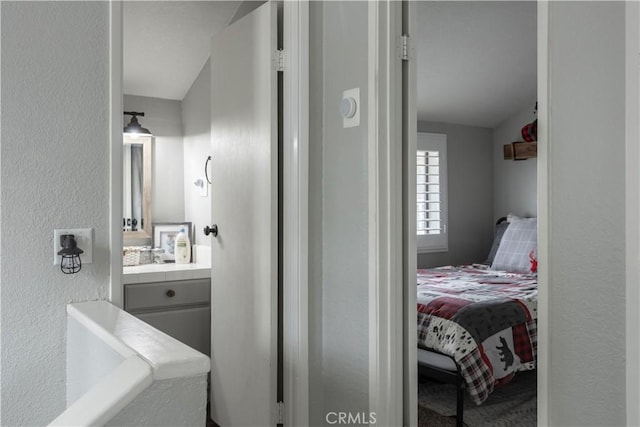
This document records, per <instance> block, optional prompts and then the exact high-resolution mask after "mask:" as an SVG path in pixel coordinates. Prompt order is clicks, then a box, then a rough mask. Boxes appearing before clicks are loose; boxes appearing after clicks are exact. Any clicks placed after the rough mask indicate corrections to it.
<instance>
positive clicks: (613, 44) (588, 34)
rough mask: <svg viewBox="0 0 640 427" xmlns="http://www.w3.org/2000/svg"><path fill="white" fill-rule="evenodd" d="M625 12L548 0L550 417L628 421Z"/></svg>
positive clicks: (619, 6) (617, 6) (611, 5)
mask: <svg viewBox="0 0 640 427" xmlns="http://www.w3.org/2000/svg"><path fill="white" fill-rule="evenodd" d="M624 10H625V9H624V2H550V3H549V34H550V36H551V37H550V40H551V46H550V48H549V62H550V63H549V70H550V77H549V87H550V94H549V100H550V101H549V102H550V104H549V111H550V113H551V118H550V123H549V132H550V135H549V144H548V162H549V165H548V167H549V174H548V181H549V189H548V200H547V203H548V206H549V218H548V220H549V239H550V247H549V253H548V259H549V265H548V274H549V283H548V301H549V312H550V315H549V345H550V351H549V355H548V357H549V360H548V362H549V378H548V383H549V399H548V401H549V408H548V411H549V420H548V422H549V425H557V426H562V425H564V426H567V425H576V426H577V425H580V426H588V425H607V426H614V425H625V424H626V420H625V327H624V325H625V321H624V313H625V269H624V266H625V264H624V263H625V234H624V225H625V221H624V213H625V211H624V207H625V199H624V196H625V194H624V185H625V158H624V156H625V122H624V120H625V86H624V83H625V75H624V71H625V49H624V46H625V16H624ZM630 333H637V331H630Z"/></svg>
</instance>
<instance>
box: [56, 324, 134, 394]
mask: <svg viewBox="0 0 640 427" xmlns="http://www.w3.org/2000/svg"><path fill="white" fill-rule="evenodd" d="M66 341H67V344H66V345H67V348H66V349H67V356H66V357H67V366H66V372H67V407H69V406H71V405H72V404H73V403H74V402H75V401H76V400H78V399H79V398H80V397H82V396H83V395H84V394H85V393H86V392H88V391H89V390H90V389H91V388H92V387H93V386H94V385H96V384H97V383H98V382H100V380H102V379H103V378H105V377H106V376H107V375H109V374H110V373H112V371H113V370H114V369H116V368H117V367H118V365H120V364H121V363H122V362H124V360H125V358H124V357H123V356H122V355H121V354H120V353H118V352H117V351H115V350H114V349H113V347H112V346H110V345H108V344H107V343H106V342H105V341H104V340H103V339H102V338H100V337H98V336H97V335H96V334H95V333H94V332H93V331H91V330H89V329H88V328H87V327H86V326H85V325H82V324H80V322H78V320H77V319H75V318H74V317H72V316H68V317H67V338H66Z"/></svg>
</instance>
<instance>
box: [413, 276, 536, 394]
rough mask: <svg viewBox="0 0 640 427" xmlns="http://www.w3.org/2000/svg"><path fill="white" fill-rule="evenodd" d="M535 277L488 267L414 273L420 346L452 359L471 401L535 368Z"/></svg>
mask: <svg viewBox="0 0 640 427" xmlns="http://www.w3.org/2000/svg"><path fill="white" fill-rule="evenodd" d="M537 297H538V288H537V277H536V276H535V275H532V274H517V273H506V272H501V271H493V270H489V269H488V268H487V267H486V266H480V265H473V266H463V267H441V268H435V269H429V270H418V346H420V347H423V348H426V349H433V350H437V351H439V352H440V353H443V354H446V355H449V356H451V357H453V358H454V360H455V361H456V363H457V364H458V366H460V369H461V372H462V376H463V377H464V379H465V382H466V384H467V389H468V390H469V394H470V395H471V399H472V400H473V401H474V402H475V403H476V404H478V405H480V404H481V403H482V402H484V401H485V400H486V399H487V397H489V394H490V393H491V392H492V391H493V388H494V386H495V385H498V384H502V383H506V382H508V381H510V380H511V378H513V376H514V374H515V373H516V372H517V371H524V370H530V369H535V367H536V344H537V340H536V336H537V329H536V319H537V308H536V306H537Z"/></svg>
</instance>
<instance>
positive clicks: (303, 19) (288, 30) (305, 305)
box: [282, 0, 309, 426]
mask: <svg viewBox="0 0 640 427" xmlns="http://www.w3.org/2000/svg"><path fill="white" fill-rule="evenodd" d="M283 7H284V9H283V27H284V28H283V30H284V31H283V43H284V44H283V46H284V52H285V54H284V72H283V86H284V87H283V98H284V99H283V115H284V117H283V134H284V135H283V191H282V193H283V194H282V197H283V205H282V206H283V212H282V217H283V245H284V247H283V252H282V253H283V258H284V259H283V260H282V265H283V307H282V311H283V327H282V329H283V330H282V334H283V337H282V338H283V359H284V360H283V401H284V403H285V405H284V408H285V409H284V424H285V425H290V426H306V425H309V314H308V313H309V275H308V266H309V255H308V248H309V226H308V224H309V2H308V0H300V1H296V2H292V1H285V2H284V5H283Z"/></svg>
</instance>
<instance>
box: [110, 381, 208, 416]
mask: <svg viewBox="0 0 640 427" xmlns="http://www.w3.org/2000/svg"><path fill="white" fill-rule="evenodd" d="M206 390H207V376H206V375H198V376H195V377H185V378H172V379H168V380H162V381H155V382H154V383H153V384H151V386H149V388H147V389H146V390H144V391H143V392H142V393H140V395H139V396H138V397H136V398H135V399H134V400H133V402H131V403H130V404H129V405H127V407H126V408H124V409H123V410H122V411H121V412H120V413H119V414H118V415H116V416H115V417H114V418H113V419H112V420H111V421H109V422H108V423H107V426H114V427H115V426H137V427H143V426H144V427H158V426H167V427H173V426H179V427H202V426H204V425H206V418H207V391H206Z"/></svg>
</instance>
